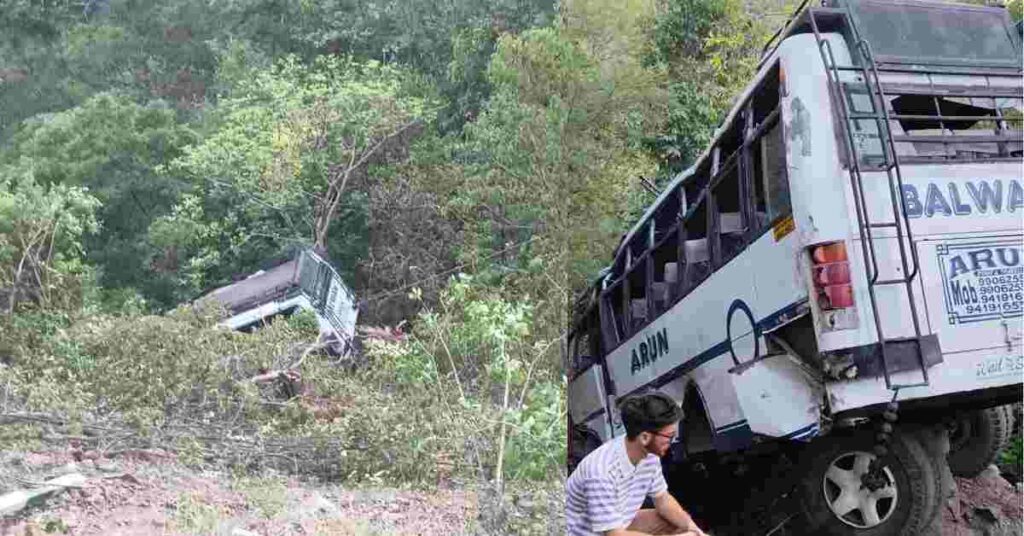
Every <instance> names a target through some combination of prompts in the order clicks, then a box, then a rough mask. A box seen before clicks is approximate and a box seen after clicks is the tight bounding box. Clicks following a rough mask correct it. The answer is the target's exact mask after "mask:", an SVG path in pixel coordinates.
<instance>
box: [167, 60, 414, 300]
mask: <svg viewBox="0 0 1024 536" xmlns="http://www.w3.org/2000/svg"><path fill="white" fill-rule="evenodd" d="M409 83H410V78H409V75H408V73H406V72H404V71H401V70H399V69H396V68H394V67H391V66H387V65H382V64H380V63H376V62H357V61H354V60H351V59H345V58H336V57H321V58H318V59H317V61H316V62H315V63H314V65H312V66H309V67H307V66H305V65H303V64H302V63H300V62H299V61H298V59H297V58H294V57H290V58H286V59H284V60H282V61H280V62H278V63H277V64H276V65H275V67H274V68H273V69H270V70H263V71H253V72H250V73H248V74H247V75H246V76H245V77H242V78H240V79H239V82H238V85H237V86H236V87H234V88H233V89H232V93H231V97H229V98H225V99H223V100H222V101H221V102H220V106H219V107H218V110H217V113H216V114H214V115H213V116H212V117H211V118H210V123H209V126H208V134H207V135H206V137H205V138H204V140H203V141H202V143H199V144H197V145H195V146H192V147H189V148H188V149H187V150H186V151H185V154H184V155H183V156H182V157H181V158H179V159H177V160H175V161H173V162H172V163H171V164H170V165H169V166H168V169H169V170H171V171H172V172H173V173H174V174H180V175H181V176H184V177H186V178H188V180H190V181H191V183H192V185H193V188H192V192H190V193H189V194H187V195H185V196H184V197H183V198H182V200H181V202H179V203H178V204H177V205H176V206H175V207H174V209H173V210H172V211H171V213H170V214H168V215H165V216H163V217H161V218H158V219H157V220H156V221H155V222H154V224H153V225H152V226H151V227H150V236H151V239H152V240H153V242H154V243H155V244H157V245H159V246H161V247H162V248H164V249H167V250H172V251H175V252H176V258H177V260H178V262H179V263H180V276H179V285H180V287H181V288H182V291H181V293H182V294H184V295H189V294H195V293H196V292H198V291H199V290H200V289H204V288H209V287H210V286H212V285H216V284H219V283H222V282H225V281H227V280H229V279H230V277H231V276H232V275H234V274H237V273H247V272H251V271H254V270H255V269H257V268H258V267H259V266H260V264H261V263H264V262H266V261H267V259H272V258H276V257H280V256H282V255H284V254H286V253H288V252H289V251H292V250H294V249H295V248H298V247H303V246H306V245H309V244H313V243H317V244H320V245H324V246H326V247H327V249H328V253H329V254H330V255H331V257H332V258H333V259H335V260H337V261H338V262H339V264H340V265H342V266H347V267H352V266H355V265H356V264H357V262H358V261H359V259H360V258H362V257H363V256H365V252H366V247H367V238H366V236H365V232H366V227H365V224H364V223H359V222H360V221H365V218H366V210H365V205H366V197H365V196H363V195H358V194H354V193H352V192H350V191H349V189H350V188H352V187H354V186H355V185H356V183H357V182H358V181H359V180H368V179H367V178H366V177H367V176H368V175H369V173H370V168H369V165H370V163H372V162H378V161H379V160H380V158H381V157H383V154H382V153H373V151H376V150H378V148H380V147H381V146H382V145H384V144H385V143H389V142H390V141H393V140H394V139H395V137H396V136H398V135H400V134H401V132H402V131H404V130H405V129H407V128H409V125H413V124H416V123H418V122H420V121H429V120H430V117H431V113H432V112H431V109H432V108H431V107H432V106H433V105H432V104H431V103H430V101H428V100H427V99H424V98H422V97H418V96H414V95H410V94H409V93H407V91H406V88H407V86H408V84H409ZM385 148H387V146H385ZM364 157H365V158H364ZM352 189H354V188H352ZM335 219H341V223H342V225H339V226H337V227H334V228H333V229H334V230H335V231H336V232H334V233H332V234H331V235H330V238H329V239H328V238H327V237H328V232H327V231H328V229H329V228H331V224H332V223H333V222H334V221H335ZM346 219H347V220H357V221H356V222H355V223H352V222H346ZM337 231H341V232H345V231H348V232H351V233H352V234H342V233H341V232H337Z"/></svg>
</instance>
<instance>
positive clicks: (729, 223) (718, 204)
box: [712, 160, 746, 266]
mask: <svg viewBox="0 0 1024 536" xmlns="http://www.w3.org/2000/svg"><path fill="white" fill-rule="evenodd" d="M736 162H738V160H733V163H732V164H728V167H727V168H726V169H725V171H724V172H722V173H721V174H720V176H719V179H718V183H717V184H715V186H714V188H713V189H712V193H713V196H712V198H713V200H714V203H715V214H716V217H717V218H718V222H717V230H718V245H717V248H718V251H717V253H716V255H715V264H716V266H721V265H723V264H725V263H727V262H729V260H730V259H732V258H733V257H735V256H736V254H737V253H739V252H740V251H742V250H743V246H744V233H745V232H746V226H745V225H744V224H743V211H742V208H741V203H740V201H741V197H740V174H739V166H738V165H737V164H736Z"/></svg>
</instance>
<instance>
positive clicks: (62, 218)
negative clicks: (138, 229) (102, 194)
mask: <svg viewBox="0 0 1024 536" xmlns="http://www.w3.org/2000/svg"><path fill="white" fill-rule="evenodd" d="M98 206H99V202H98V201H97V200H96V198H94V197H92V196H90V195H89V194H88V193H87V192H86V190H85V189H84V188H82V187H76V186H69V185H64V184H52V185H49V186H45V185H43V184H40V182H39V181H37V180H36V178H35V176H34V175H33V173H32V171H31V169H30V167H29V166H28V165H23V166H18V167H7V168H5V169H3V170H0V314H7V315H10V314H11V313H13V312H15V310H16V309H17V308H18V306H19V304H23V303H34V304H36V305H37V306H42V307H57V308H60V307H65V308H69V306H74V305H78V304H79V303H80V302H79V301H78V300H80V299H81V293H80V292H74V291H75V290H76V289H80V288H81V282H82V281H81V276H82V275H83V274H84V272H85V271H86V270H85V266H84V265H83V262H82V260H83V255H82V253H83V251H82V236H83V235H84V234H86V233H88V232H92V231H95V230H96V228H97V222H96V218H95V211H96V208H97V207H98Z"/></svg>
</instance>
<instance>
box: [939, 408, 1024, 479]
mask: <svg viewBox="0 0 1024 536" xmlns="http://www.w3.org/2000/svg"><path fill="white" fill-rule="evenodd" d="M1008 408H1009V406H996V407H994V408H985V409H978V410H969V411H962V412H959V413H957V414H956V416H955V417H954V423H953V427H952V429H951V430H950V433H949V469H950V470H951V471H953V474H954V475H956V476H959V477H965V478H974V477H976V476H978V475H979V474H981V472H982V471H984V470H985V468H986V467H988V466H989V465H991V464H993V463H995V461H996V457H997V456H998V454H999V451H1000V450H1002V449H1003V448H1005V447H1006V445H1007V444H1008V443H1009V441H1010V434H1011V433H1012V431H1013V420H1012V418H1011V416H1010V412H1009V411H1007V409H1008Z"/></svg>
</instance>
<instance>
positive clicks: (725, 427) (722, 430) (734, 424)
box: [715, 419, 747, 432]
mask: <svg viewBox="0 0 1024 536" xmlns="http://www.w3.org/2000/svg"><path fill="white" fill-rule="evenodd" d="M744 424H747V420H746V419H742V420H739V421H736V422H734V423H729V424H726V425H725V426H719V427H718V428H715V431H716V432H724V431H726V430H728V429H730V428H735V427H737V426H743V425H744Z"/></svg>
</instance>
